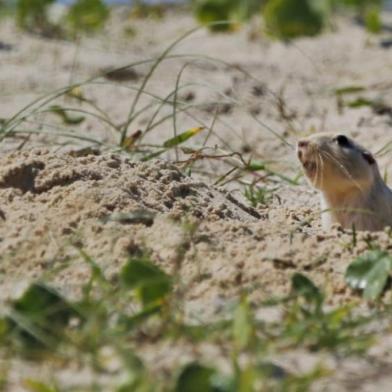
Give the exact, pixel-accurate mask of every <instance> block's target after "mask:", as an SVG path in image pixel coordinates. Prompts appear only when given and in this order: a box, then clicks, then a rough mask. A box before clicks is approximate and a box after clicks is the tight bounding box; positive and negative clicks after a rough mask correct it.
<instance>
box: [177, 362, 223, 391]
mask: <svg viewBox="0 0 392 392" xmlns="http://www.w3.org/2000/svg"><path fill="white" fill-rule="evenodd" d="M214 374H215V371H214V369H211V368H209V367H205V366H202V365H199V364H198V363H191V364H189V365H187V366H186V367H185V368H184V369H183V370H182V372H181V374H180V376H179V377H178V380H177V385H176V388H175V392H201V391H203V392H212V391H216V390H217V389H216V388H214V387H213V376H214Z"/></svg>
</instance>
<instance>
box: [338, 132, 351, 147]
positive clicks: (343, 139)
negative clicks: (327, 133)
mask: <svg viewBox="0 0 392 392" xmlns="http://www.w3.org/2000/svg"><path fill="white" fill-rule="evenodd" d="M335 141H336V142H337V143H338V144H339V146H340V147H351V143H350V140H348V137H347V136H344V135H338V136H336V137H335Z"/></svg>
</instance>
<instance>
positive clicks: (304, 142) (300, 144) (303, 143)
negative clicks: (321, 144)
mask: <svg viewBox="0 0 392 392" xmlns="http://www.w3.org/2000/svg"><path fill="white" fill-rule="evenodd" d="M308 145H309V141H308V140H299V141H298V147H299V148H304V147H307V146H308Z"/></svg>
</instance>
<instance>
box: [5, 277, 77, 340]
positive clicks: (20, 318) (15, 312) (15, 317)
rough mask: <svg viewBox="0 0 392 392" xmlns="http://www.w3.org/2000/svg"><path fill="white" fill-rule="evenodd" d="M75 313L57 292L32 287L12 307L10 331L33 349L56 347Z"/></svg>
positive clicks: (41, 286) (35, 284)
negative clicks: (34, 347)
mask: <svg viewBox="0 0 392 392" xmlns="http://www.w3.org/2000/svg"><path fill="white" fill-rule="evenodd" d="M73 316H77V313H76V312H75V310H74V309H73V308H72V307H71V306H70V305H69V304H68V302H67V301H66V300H65V299H64V298H63V297H62V296H61V295H60V294H59V293H57V291H55V290H54V289H52V288H50V287H47V286H46V285H44V284H42V283H34V284H32V285H31V286H30V287H29V288H28V289H27V290H26V291H25V293H24V294H23V295H22V297H21V298H19V299H18V300H16V301H15V302H14V303H13V304H12V307H11V311H10V314H9V316H8V321H9V324H10V332H12V333H15V335H16V336H17V337H19V338H20V339H21V340H22V341H23V343H25V344H27V345H32V346H45V345H47V346H52V345H53V344H55V343H57V341H58V338H59V336H60V335H61V332H62V329H63V328H65V327H66V326H67V325H68V322H69V320H70V319H71V317H73Z"/></svg>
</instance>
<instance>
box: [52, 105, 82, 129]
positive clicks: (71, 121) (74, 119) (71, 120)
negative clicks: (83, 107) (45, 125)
mask: <svg viewBox="0 0 392 392" xmlns="http://www.w3.org/2000/svg"><path fill="white" fill-rule="evenodd" d="M49 112H51V113H54V114H57V115H58V116H59V117H60V118H61V119H62V120H63V122H64V123H65V124H67V125H78V124H80V123H82V122H83V121H84V120H85V117H84V116H71V115H70V114H69V113H68V111H67V110H66V109H64V108H62V107H61V106H59V105H53V106H51V107H50V108H49Z"/></svg>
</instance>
